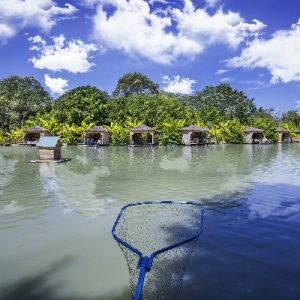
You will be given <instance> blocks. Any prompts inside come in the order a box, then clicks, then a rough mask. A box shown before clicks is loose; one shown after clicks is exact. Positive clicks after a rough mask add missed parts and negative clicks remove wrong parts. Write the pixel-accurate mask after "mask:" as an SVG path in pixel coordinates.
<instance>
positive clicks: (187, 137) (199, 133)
mask: <svg viewBox="0 0 300 300" xmlns="http://www.w3.org/2000/svg"><path fill="white" fill-rule="evenodd" d="M181 131H182V140H183V143H184V144H185V145H187V146H189V145H204V144H206V142H207V137H208V129H206V128H204V127H201V126H198V125H194V124H193V125H190V126H187V127H183V128H182V129H181Z"/></svg>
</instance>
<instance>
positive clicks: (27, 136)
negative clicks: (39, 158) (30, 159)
mask: <svg viewBox="0 0 300 300" xmlns="http://www.w3.org/2000/svg"><path fill="white" fill-rule="evenodd" d="M48 135H49V132H48V130H47V129H45V128H43V127H40V126H37V125H36V126H33V127H29V128H26V129H25V130H24V131H23V141H24V142H23V143H20V145H32V146H35V145H36V143H37V142H38V141H39V139H40V138H41V137H42V136H48Z"/></svg>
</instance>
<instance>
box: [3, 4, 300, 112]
mask: <svg viewBox="0 0 300 300" xmlns="http://www.w3.org/2000/svg"><path fill="white" fill-rule="evenodd" d="M132 72H138V73H142V74H143V75H146V76H147V77H148V78H150V79H151V80H152V81H153V82H154V83H156V84H159V88H160V89H161V90H164V91H167V92H174V93H181V94H193V93H195V92H198V91H201V90H202V89H203V88H205V87H206V86H208V85H214V86H216V85H219V84H221V83H229V84H230V85H231V86H232V88H234V89H237V90H239V91H243V92H244V93H245V94H246V96H247V97H249V98H251V99H254V103H255V105H256V106H257V107H260V106H262V107H263V108H265V109H272V108H274V109H275V112H276V113H278V114H280V113H283V112H287V111H289V110H299V111H300V1H299V0H251V1H249V0H197V1H196V0H182V1H178V0H177V1H176V0H69V1H67V2H66V1H61V0H9V1H7V0H0V79H3V78H6V77H9V76H11V75H17V76H21V77H24V76H33V77H34V78H35V79H36V80H38V81H39V82H40V83H41V84H42V86H43V87H44V88H45V89H46V90H47V91H48V92H49V93H50V94H51V96H52V97H53V98H54V99H57V98H58V97H59V96H60V95H62V94H63V93H65V92H67V91H70V90H72V89H74V88H77V87H79V86H84V85H91V86H96V87H97V88H98V89H100V90H102V91H106V92H107V93H108V94H111V93H112V92H113V90H114V89H115V87H116V85H117V82H118V80H119V79H120V78H121V77H122V76H124V75H125V74H127V73H132Z"/></svg>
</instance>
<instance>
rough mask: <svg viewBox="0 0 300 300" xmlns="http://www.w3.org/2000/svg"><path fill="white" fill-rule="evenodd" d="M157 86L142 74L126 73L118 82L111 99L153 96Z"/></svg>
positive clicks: (156, 91)
mask: <svg viewBox="0 0 300 300" xmlns="http://www.w3.org/2000/svg"><path fill="white" fill-rule="evenodd" d="M158 88H159V85H158V84H155V83H154V82H153V81H152V80H151V79H149V78H148V77H147V76H146V75H143V74H142V73H137V72H134V73H127V74H125V75H124V76H123V77H121V78H120V79H119V80H118V83H117V86H116V88H115V89H114V91H113V97H120V96H121V97H128V96H131V95H134V94H148V95H153V94H156V93H158Z"/></svg>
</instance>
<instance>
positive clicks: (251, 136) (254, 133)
mask: <svg viewBox="0 0 300 300" xmlns="http://www.w3.org/2000/svg"><path fill="white" fill-rule="evenodd" d="M244 133H245V143H246V144H258V143H260V142H261V141H262V140H263V139H264V137H265V134H264V133H265V132H264V130H262V129H259V128H255V127H248V128H246V129H245V130H244Z"/></svg>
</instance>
